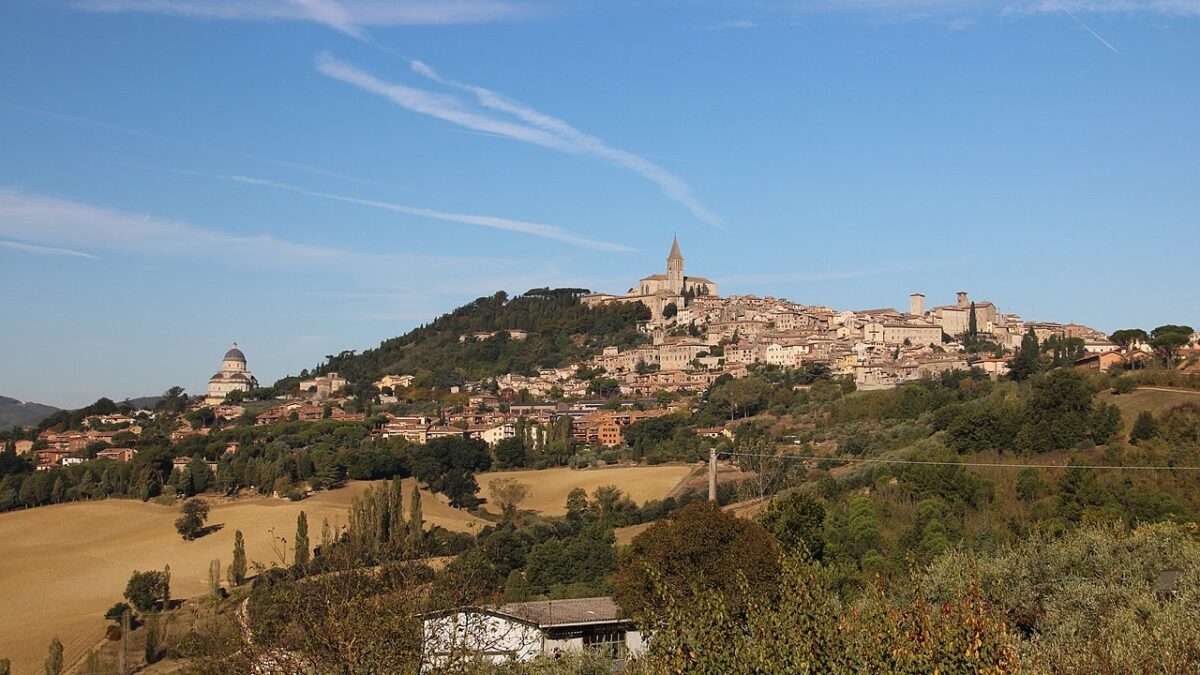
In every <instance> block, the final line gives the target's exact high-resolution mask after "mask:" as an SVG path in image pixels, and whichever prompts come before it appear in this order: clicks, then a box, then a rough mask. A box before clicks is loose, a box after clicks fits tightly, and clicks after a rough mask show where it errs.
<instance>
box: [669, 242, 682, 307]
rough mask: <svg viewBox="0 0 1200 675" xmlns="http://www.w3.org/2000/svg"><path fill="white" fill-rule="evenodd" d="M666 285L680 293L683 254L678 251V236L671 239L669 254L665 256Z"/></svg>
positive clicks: (673, 291) (672, 290)
mask: <svg viewBox="0 0 1200 675" xmlns="http://www.w3.org/2000/svg"><path fill="white" fill-rule="evenodd" d="M667 285H668V286H669V287H670V289H671V292H672V293H682V292H683V290H684V288H683V254H682V253H680V252H679V238H678V237H673V238H672V239H671V254H670V255H668V256H667Z"/></svg>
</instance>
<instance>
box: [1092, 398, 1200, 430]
mask: <svg viewBox="0 0 1200 675" xmlns="http://www.w3.org/2000/svg"><path fill="white" fill-rule="evenodd" d="M1096 400H1098V401H1103V402H1105V403H1112V404H1113V405H1115V406H1117V407H1118V408H1120V409H1121V417H1122V418H1123V419H1124V420H1125V433H1129V430H1130V429H1131V428H1132V427H1133V421H1134V420H1135V419H1137V416H1138V413H1140V412H1142V411H1143V410H1149V411H1150V412H1152V413H1154V415H1155V416H1159V415H1162V414H1163V413H1165V412H1167V411H1168V410H1170V409H1171V408H1174V407H1175V406H1177V405H1180V404H1183V403H1200V391H1189V390H1186V389H1149V388H1143V389H1136V390H1134V391H1132V392H1130V393H1128V394H1119V395H1118V394H1113V393H1112V392H1111V391H1105V392H1101V393H1100V394H1098V395H1097V397H1096Z"/></svg>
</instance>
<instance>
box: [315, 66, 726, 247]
mask: <svg viewBox="0 0 1200 675" xmlns="http://www.w3.org/2000/svg"><path fill="white" fill-rule="evenodd" d="M412 68H413V71H414V72H416V73H417V74H418V75H421V76H422V77H425V78H426V79H428V80H430V81H433V82H435V83H437V84H439V85H442V86H444V87H449V88H451V89H456V90H459V91H466V92H469V93H471V94H472V95H474V97H475V98H476V102H477V103H478V104H479V105H480V106H482V107H483V108H484V109H485V110H479V109H477V108H472V107H470V106H469V105H467V104H466V103H465V102H464V101H463V100H462V99H460V98H459V97H457V96H454V95H452V94H445V93H437V92H431V91H427V90H424V89H419V88H416V87H410V86H407V85H404V84H397V83H392V82H386V81H384V80H382V79H380V78H378V77H376V76H374V75H371V74H370V73H367V72H364V71H363V70H360V69H359V68H357V67H355V66H353V65H351V64H349V63H346V62H344V61H341V60H338V59H336V58H334V57H333V56H331V55H330V54H328V53H327V52H322V53H321V54H319V55H318V56H317V70H319V71H320V72H321V73H322V74H324V75H327V76H329V77H331V78H334V79H336V80H340V81H342V82H345V83H347V84H351V85H354V86H356V87H358V88H360V89H363V90H365V91H368V92H371V93H374V94H377V95H380V96H383V97H385V98H387V99H388V100H390V101H392V102H393V103H395V104H396V105H398V106H400V107H402V108H406V109H408V110H411V111H413V112H417V113H421V114H423V115H428V116H430V117H434V118H437V119H440V120H443V121H446V122H450V123H452V124H456V125H458V126H461V127H465V128H467V129H470V130H473V131H478V132H483V133H489V134H496V135H499V136H503V137H506V138H510V139H514V140H518V141H523V142H525V143H532V144H534V145H540V146H542V147H546V148H550V149H553V150H557V151H559V152H564V153H568V154H572V155H582V156H591V157H596V158H599V159H602V160H604V161H607V162H609V163H611V164H614V165H616V166H619V167H621V168H623V169H626V170H628V171H632V172H633V173H635V174H637V175H639V176H641V177H643V178H645V179H647V180H649V181H651V182H652V183H654V184H656V185H657V186H658V187H659V189H660V190H662V192H663V194H664V195H665V196H666V197H667V198H668V199H671V200H672V201H675V202H677V203H679V204H681V205H683V206H685V207H686V208H687V209H688V210H689V211H691V212H692V214H693V215H695V216H696V217H697V218H698V219H700V220H702V221H704V222H706V223H708V224H710V225H714V226H717V227H723V223H722V221H721V219H720V218H719V217H718V216H717V215H716V214H714V213H712V212H711V211H709V210H708V209H707V208H706V207H705V206H704V205H703V204H701V203H700V201H699V199H697V198H696V196H695V194H694V193H693V192H692V189H691V187H690V186H689V185H688V184H687V183H685V182H684V181H683V180H682V179H680V178H679V177H678V176H675V175H674V174H672V173H671V172H669V171H667V170H666V169H664V168H662V167H660V166H659V165H657V164H655V163H654V162H651V161H650V160H648V159H645V158H644V157H641V156H638V155H635V154H633V153H631V152H628V151H625V150H621V149H619V148H614V147H612V146H610V145H608V144H607V143H605V142H604V141H603V140H601V139H599V138H597V137H595V136H592V135H590V134H587V133H585V132H582V131H580V130H578V129H576V128H575V127H573V126H571V125H570V124H568V123H567V122H565V121H563V120H561V119H559V118H557V117H553V116H551V115H547V114H545V113H542V112H539V111H537V110H535V109H533V108H530V107H529V106H525V105H522V104H520V103H517V102H515V101H513V100H511V99H509V98H507V97H505V96H503V95H502V94H500V93H498V92H495V91H492V90H490V89H486V88H484V87H479V86H476V85H471V84H463V83H461V82H456V81H454V80H450V79H447V78H443V77H442V76H441V75H439V74H438V73H437V72H436V71H435V70H434V69H433V68H431V67H430V66H428V65H427V64H425V63H422V62H420V61H413V62H412ZM486 111H495V112H499V113H503V114H504V115H506V116H508V117H507V118H505V117H496V116H493V115H491V114H489V113H488V112H486Z"/></svg>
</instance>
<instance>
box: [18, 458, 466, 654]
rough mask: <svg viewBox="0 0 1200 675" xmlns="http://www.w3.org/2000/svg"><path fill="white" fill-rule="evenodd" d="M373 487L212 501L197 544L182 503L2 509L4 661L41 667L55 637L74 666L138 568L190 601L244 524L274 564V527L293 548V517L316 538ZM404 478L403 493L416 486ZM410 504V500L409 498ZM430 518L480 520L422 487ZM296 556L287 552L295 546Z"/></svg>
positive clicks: (251, 543) (257, 552)
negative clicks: (304, 519)
mask: <svg viewBox="0 0 1200 675" xmlns="http://www.w3.org/2000/svg"><path fill="white" fill-rule="evenodd" d="M368 485H369V483H366V482H352V483H350V484H349V485H347V486H346V487H344V488H342V489H340V490H334V491H332V492H323V493H319V494H317V495H315V496H314V497H312V498H310V499H306V500H304V501H301V502H287V501H284V500H280V499H271V498H256V499H243V500H237V501H232V502H224V503H215V504H214V505H213V508H212V512H211V514H210V516H209V520H208V522H209V524H211V525H221V526H222V528H221V529H220V530H219V531H217V532H215V533H213V534H210V535H208V536H205V537H203V538H201V539H198V540H196V541H191V542H187V541H183V540H182V539H181V538H180V537H179V535H178V534H177V533H176V532H175V525H174V522H175V519H176V518H177V517H178V515H179V509H178V508H177V507H167V506H158V505H155V504H144V503H142V502H138V501H133V500H123V499H111V500H106V501H98V502H84V503H75V504H62V505H58V506H47V507H42V508H36V509H30V510H26V511H16V512H12V513H3V514H0V542H3V544H2V548H0V657H4V658H10V659H12V662H13V673H14V675H27V674H34V673H41V672H42V661H43V660H44V659H45V657H46V648H47V645H49V643H50V640H51V639H52V638H54V637H58V638H59V639H60V640H62V642H63V644H64V645H65V646H66V661H67V663H72V662H73V661H75V659H77V658H78V657H79V656H80V655H81V654H83V653H84V651H85V650H86V649H88V648H90V647H92V646H93V645H95V644H96V642H97V641H99V640H100V639H101V638H102V637H103V631H104V626H105V625H106V623H107V622H106V621H105V620H104V618H103V617H104V612H105V610H107V609H108V608H109V607H111V606H112V605H113V604H114V603H116V602H119V601H121V600H122V597H121V595H122V593H123V592H124V590H125V584H126V582H127V581H128V580H129V575H130V574H131V573H132V572H133V571H134V570H149V569H162V568H163V567H164V566H165V565H168V564H169V565H170V566H171V594H172V595H173V596H174V597H177V598H184V597H191V596H196V595H200V594H203V593H205V592H206V591H207V585H208V582H207V578H208V576H207V575H208V566H209V563H210V561H212V560H214V559H219V560H220V561H221V566H222V570H223V569H224V568H225V566H227V565H228V564H229V561H230V559H231V557H232V551H233V534H234V531H236V530H241V531H242V534H243V535H244V536H245V539H246V554H247V557H248V558H249V560H250V561H252V562H255V561H257V562H262V563H264V564H270V563H271V562H272V561H276V560H278V555H277V554H276V553H275V551H274V547H273V546H272V531H273V532H274V535H275V536H280V537H284V538H286V539H287V540H288V542H289V545H290V542H291V540H292V537H293V535H294V533H295V528H296V516H297V514H298V513H299V512H300V511H301V510H303V511H305V512H306V513H307V514H308V522H309V533H310V534H309V537H310V540H313V541H316V540H318V539H319V538H320V531H321V522H322V521H323V520H324V519H326V518H328V519H329V522H330V524H331V525H333V524H334V523H335V522H340V523H342V524H344V523H346V520H347V518H346V510H347V507H348V506H349V504H350V500H351V498H353V497H354V496H356V495H359V494H361V493H362V492H363V490H365V489H366V488H367V486H368ZM412 485H413V482H412V480H411V479H409V480H406V481H404V487H405V491H406V493H407V491H408V490H411V489H412ZM406 503H407V500H406ZM422 511H423V512H424V517H425V521H426V523H428V524H435V525H441V526H442V527H445V528H447V529H450V530H456V531H460V532H470V531H473V530H475V529H476V528H478V527H479V524H478V523H479V521H477V520H476V519H474V518H473V517H471V516H470V514H467V513H466V512H464V511H459V510H457V509H453V508H451V507H450V506H448V505H447V504H446V500H445V498H444V497H441V496H440V495H439V496H434V495H431V494H429V493H427V492H424V491H422ZM289 557H290V551H289Z"/></svg>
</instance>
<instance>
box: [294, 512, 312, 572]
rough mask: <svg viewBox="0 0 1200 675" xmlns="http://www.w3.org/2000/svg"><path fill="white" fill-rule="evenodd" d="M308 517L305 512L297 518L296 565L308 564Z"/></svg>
mask: <svg viewBox="0 0 1200 675" xmlns="http://www.w3.org/2000/svg"><path fill="white" fill-rule="evenodd" d="M308 551H309V549H308V516H307V515H305V513H304V512H303V511H301V512H300V515H298V516H296V564H297V565H300V566H304V565H307V564H308Z"/></svg>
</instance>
